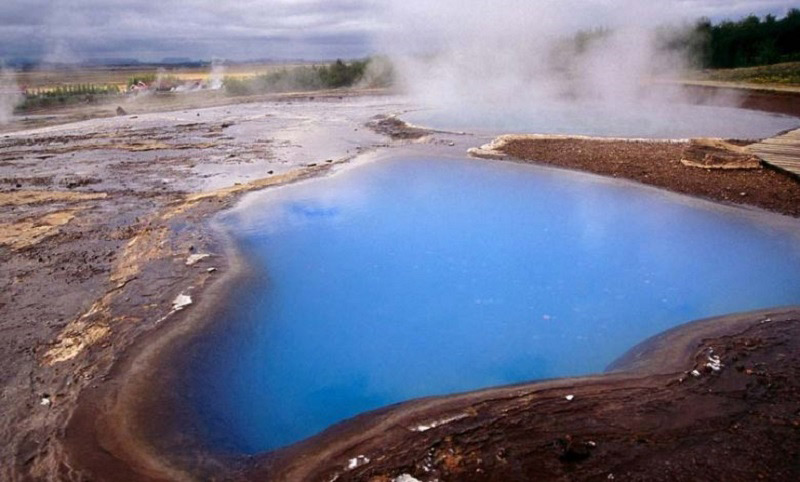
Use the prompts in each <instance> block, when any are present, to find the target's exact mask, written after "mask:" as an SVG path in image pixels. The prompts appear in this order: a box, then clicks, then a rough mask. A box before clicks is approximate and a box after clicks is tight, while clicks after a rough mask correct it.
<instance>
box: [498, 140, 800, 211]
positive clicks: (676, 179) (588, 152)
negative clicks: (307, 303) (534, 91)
mask: <svg viewBox="0 0 800 482" xmlns="http://www.w3.org/2000/svg"><path fill="white" fill-rule="evenodd" d="M743 144H745V145H746V144H747V142H746V141H745V142H743ZM687 147H689V143H688V142H648V141H638V142H631V141H625V140H617V141H608V140H600V139H570V138H555V137H552V138H548V137H543V138H534V137H529V138H526V137H525V136H516V137H515V136H510V137H509V140H508V141H507V142H504V143H503V145H502V146H501V147H499V148H498V149H497V150H498V152H499V153H501V154H504V155H505V157H507V158H508V159H513V160H518V161H523V162H531V163H535V164H544V165H550V166H556V167H562V168H566V169H573V170H578V171H585V172H591V173H593V174H600V175H603V176H610V177H614V178H620V179H629V180H632V181H636V182H639V183H642V184H647V185H650V186H655V187H658V188H663V189H667V190H670V191H674V192H678V193H682V194H688V195H690V196H696V197H701V198H704V199H710V200H713V201H718V202H721V203H726V204H738V205H745V206H755V207H759V208H761V209H765V210H768V211H773V212H777V213H781V214H786V215H789V216H794V217H800V178H797V177H796V176H794V175H791V174H788V173H786V172H783V171H778V170H775V169H770V168H769V167H767V166H764V167H762V168H758V169H703V168H698V167H691V166H687V165H685V164H684V163H682V162H681V160H682V159H684V157H685V155H684V154H685V151H686V149H687Z"/></svg>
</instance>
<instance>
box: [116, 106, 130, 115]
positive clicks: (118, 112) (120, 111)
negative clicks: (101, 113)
mask: <svg viewBox="0 0 800 482" xmlns="http://www.w3.org/2000/svg"><path fill="white" fill-rule="evenodd" d="M117 115H128V113H127V112H126V111H125V109H123V108H122V106H117Z"/></svg>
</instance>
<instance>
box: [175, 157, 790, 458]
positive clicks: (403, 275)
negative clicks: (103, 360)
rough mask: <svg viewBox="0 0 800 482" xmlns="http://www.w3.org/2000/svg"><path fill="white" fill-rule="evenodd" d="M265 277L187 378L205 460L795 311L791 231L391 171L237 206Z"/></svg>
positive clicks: (604, 190)
mask: <svg viewBox="0 0 800 482" xmlns="http://www.w3.org/2000/svg"><path fill="white" fill-rule="evenodd" d="M226 223H227V224H228V225H229V226H230V228H231V231H232V232H233V233H234V235H235V236H236V238H237V240H238V242H239V243H240V244H241V246H242V248H243V249H244V250H245V252H246V254H247V256H248V260H249V262H250V263H252V265H253V267H254V268H255V269H256V270H257V273H258V274H257V276H256V278H255V279H253V280H251V281H250V282H249V284H248V285H247V286H246V288H244V289H242V290H240V291H239V292H238V293H236V295H235V297H234V299H232V300H231V310H230V312H229V316H228V317H227V318H226V319H221V320H219V321H218V322H217V326H218V327H220V328H219V331H218V332H217V333H216V334H214V335H213V345H210V346H213V347H214V348H213V349H208V350H207V351H204V352H203V353H201V354H200V356H197V357H192V359H193V360H194V361H193V362H191V366H189V367H188V373H189V375H188V376H189V377H190V380H191V381H190V388H189V389H188V393H187V395H188V399H189V400H192V401H193V403H195V404H196V405H195V407H194V408H196V409H197V410H198V412H199V413H200V418H201V424H202V425H203V426H204V427H205V428H206V429H208V432H209V436H208V439H209V440H210V443H211V444H212V445H214V446H217V447H218V448H227V449H233V450H237V451H243V452H257V451H262V450H268V449H274V448H277V447H281V446H284V445H287V444H290V443H293V442H296V441H299V440H301V439H303V438H305V437H308V436H310V435H313V434H315V433H317V432H319V431H321V430H323V429H324V428H326V427H328V426H330V425H331V424H334V423H336V422H338V421H340V420H343V419H345V418H348V417H351V416H353V415H356V414H358V413H361V412H364V411H366V410H370V409H375V408H378V407H382V406H386V405H388V404H392V403H395V402H399V401H403V400H408V399H411V398H415V397H421V396H426V395H436V394H449V393H454V392H460V391H466V390H473V389H478V388H482V387H489V386H494V385H500V384H508V383H514V382H522V381H527V380H534V379H542V378H548V377H559V376H566V375H580V374H588V373H593V372H600V371H602V370H603V369H604V367H605V366H606V365H607V364H608V363H609V362H611V361H612V360H614V359H615V358H616V357H618V356H619V355H621V354H622V353H624V352H625V351H626V350H627V349H629V348H630V347H632V346H633V345H634V344H636V343H638V342H640V341H642V340H643V339H645V338H646V337H648V336H651V335H654V334H656V333H658V332H661V331H663V330H665V329H667V328H669V327H672V326H675V325H677V324H680V323H683V322H686V321H689V320H693V319H697V318H700V317H705V316H711V315H719V314H724V313H729V312H735V311H742V310H750V309H756V308H763V307H769V306H776V305H785V304H792V303H798V302H800V244H799V242H798V239H799V238H798V232H800V225H798V224H797V223H796V222H793V221H789V222H788V226H789V227H787V226H786V225H781V226H774V225H766V224H762V223H760V222H756V221H754V220H753V219H752V217H751V216H749V215H744V214H738V211H737V213H733V214H732V213H731V212H729V211H728V210H718V209H716V208H712V207H709V205H705V204H702V205H698V204H697V203H693V202H688V201H687V198H680V197H677V196H672V195H665V194H663V193H661V192H658V191H654V190H650V189H646V188H640V187H635V186H631V185H626V184H615V183H611V182H608V181H606V180H603V179H601V178H597V177H592V176H586V175H581V174H575V173H569V172H564V171H558V170H548V169H544V168H538V167H533V166H525V165H518V164H513V163H487V162H484V161H472V160H459V159H414V158H411V159H409V158H406V159H395V160H390V161H383V162H379V163H374V164H370V165H366V166H362V167H360V168H358V169H353V170H350V171H345V172H342V173H339V174H337V175H335V176H332V177H329V178H325V179H319V180H315V181H310V182H306V183H303V184H300V185H295V186H287V187H284V188H280V189H278V190H275V191H272V192H268V193H262V194H258V195H255V196H252V197H250V198H248V199H247V201H246V202H245V203H244V205H243V206H242V207H241V208H240V209H238V210H236V211H234V212H233V213H232V214H229V215H227V219H226Z"/></svg>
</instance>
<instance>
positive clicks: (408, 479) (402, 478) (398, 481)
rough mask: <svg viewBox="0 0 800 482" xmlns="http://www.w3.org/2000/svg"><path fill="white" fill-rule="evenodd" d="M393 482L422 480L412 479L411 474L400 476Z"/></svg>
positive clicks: (419, 481)
mask: <svg viewBox="0 0 800 482" xmlns="http://www.w3.org/2000/svg"><path fill="white" fill-rule="evenodd" d="M392 482H422V481H421V480H419V479H417V478H415V477H412V476H411V475H409V474H400V475H398V476H397V477H395V478H393V479H392Z"/></svg>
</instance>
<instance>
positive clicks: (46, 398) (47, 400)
mask: <svg viewBox="0 0 800 482" xmlns="http://www.w3.org/2000/svg"><path fill="white" fill-rule="evenodd" d="M51 403H53V402H52V401H51V400H50V397H49V396H47V395H45V396H44V397H42V401H41V402H39V405H41V406H43V407H49V406H50V404H51Z"/></svg>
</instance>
